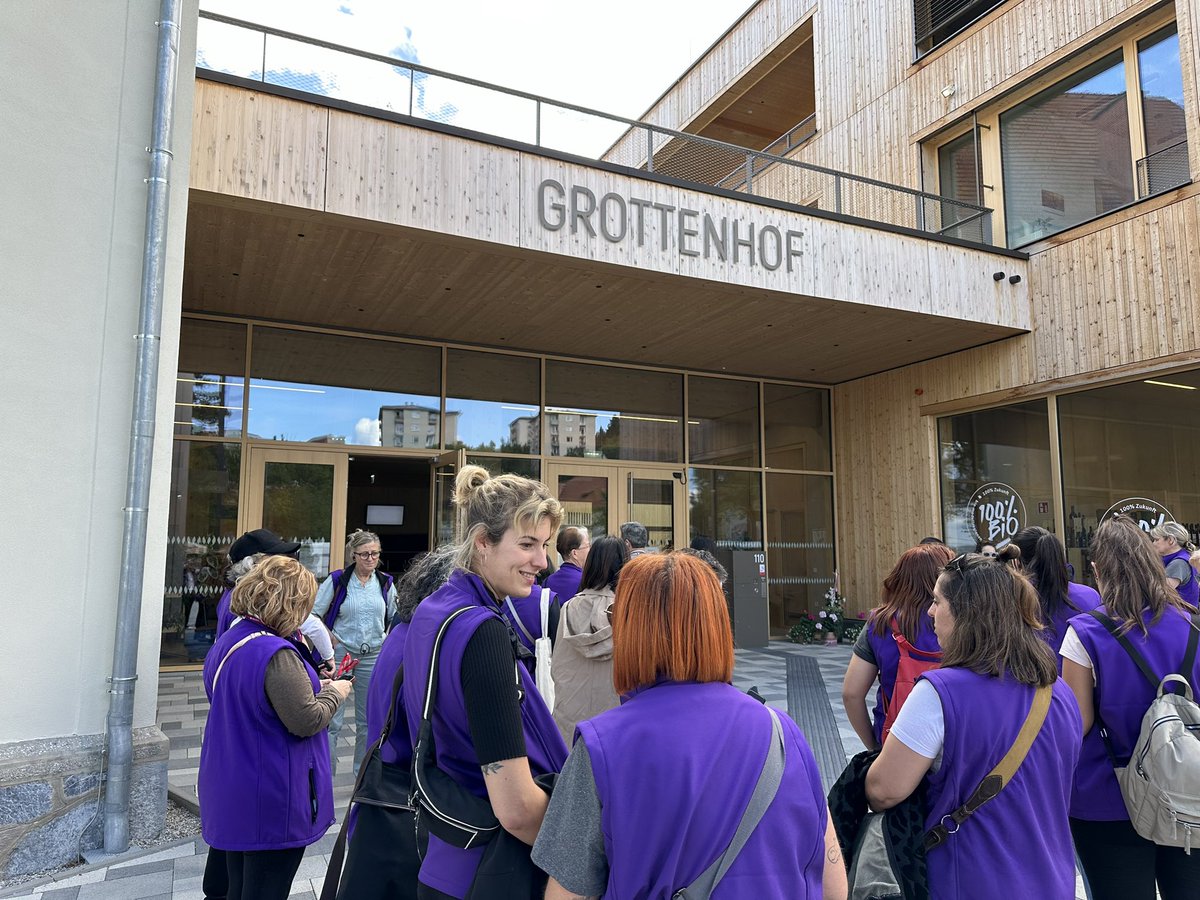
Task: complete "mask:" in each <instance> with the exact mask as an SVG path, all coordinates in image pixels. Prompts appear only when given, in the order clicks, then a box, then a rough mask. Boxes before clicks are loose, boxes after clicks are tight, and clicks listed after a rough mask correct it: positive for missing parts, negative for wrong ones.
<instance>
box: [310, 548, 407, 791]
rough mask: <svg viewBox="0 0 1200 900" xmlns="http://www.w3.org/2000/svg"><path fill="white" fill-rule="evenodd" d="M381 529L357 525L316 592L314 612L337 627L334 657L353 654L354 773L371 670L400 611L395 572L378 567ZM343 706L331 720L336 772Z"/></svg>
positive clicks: (362, 747)
mask: <svg viewBox="0 0 1200 900" xmlns="http://www.w3.org/2000/svg"><path fill="white" fill-rule="evenodd" d="M379 555H380V547H379V535H377V534H374V533H372V532H370V531H363V530H362V529H359V530H357V531H355V532H354V534H352V535H350V539H349V540H348V541H346V561H347V565H346V567H345V568H344V569H337V570H335V571H333V572H330V573H329V577H328V578H326V579H325V581H324V582H323V583H322V584H321V589H320V590H319V591H318V592H317V602H316V603H315V604H314V605H313V613H314V614H315V615H317V616H319V617H320V618H321V620H322V621H324V623H325V625H326V627H328V628H329V630H330V631H331V632H332V633H333V638H334V645H333V658H334V660H335V661H336V662H337V663H339V664H340V663H341V661H342V660H343V659H344V658H345V657H346V655H347V654H349V656H350V659H351V660H352V661H353V663H354V774H355V775H358V769H359V767H360V766H361V765H362V761H363V756H364V755H365V754H366V752H367V693H368V690H369V688H370V686H371V673H372V672H373V671H374V669H375V662H376V661H377V660H378V659H379V648H380V647H382V646H383V637H384V635H385V634H386V633H387V627H388V623H390V622H391V621H392V616H393V615H394V614H395V612H396V587H395V585H394V584H393V583H392V576H391V575H388V574H387V573H386V572H383V571H380V570H379ZM344 717H345V710H344V709H339V710H338V712H337V714H336V715H335V716H334V717H333V721H332V722H330V723H329V761H330V765H331V766H332V767H333V774H334V775H336V774H337V755H338V749H337V744H338V738H339V737H340V736H341V731H342V721H343V719H344Z"/></svg>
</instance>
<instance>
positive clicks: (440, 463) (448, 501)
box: [429, 448, 467, 547]
mask: <svg viewBox="0 0 1200 900" xmlns="http://www.w3.org/2000/svg"><path fill="white" fill-rule="evenodd" d="M466 464H467V451H466V450H464V449H461V448H460V449H458V450H447V451H446V452H445V453H442V454H439V455H438V456H435V457H434V458H433V461H432V462H431V463H430V465H429V477H430V479H431V489H430V492H429V495H430V503H431V504H432V506H433V509H432V510H431V516H430V517H431V518H432V519H433V537H432V542H433V545H434V546H435V547H440V546H441V545H442V544H446V543H451V542H453V541H457V540H460V539H461V538H462V527H461V525H460V523H459V522H458V519H457V517H456V516H455V509H454V479H455V478H456V477H458V473H459V471H460V470H461V469H462V467H463V466H465V465H466Z"/></svg>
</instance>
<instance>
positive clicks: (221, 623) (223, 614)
mask: <svg viewBox="0 0 1200 900" xmlns="http://www.w3.org/2000/svg"><path fill="white" fill-rule="evenodd" d="M232 596H233V588H225V593H223V594H222V595H221V599H220V600H218V601H217V632H216V635H215V636H214V639H215V638H219V637H220V636H221V635H223V634H224V633H225V632H227V631H228V630H229V626H230V625H232V624H233V620H234V619H236V618H237V616H235V615H234V614H233V611H232V610H231V609H230V608H229V600H230V598H231V597H232ZM209 652H212V651H209Z"/></svg>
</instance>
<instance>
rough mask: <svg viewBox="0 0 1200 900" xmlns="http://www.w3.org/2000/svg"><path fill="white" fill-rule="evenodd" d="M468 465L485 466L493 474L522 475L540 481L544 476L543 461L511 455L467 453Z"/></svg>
mask: <svg viewBox="0 0 1200 900" xmlns="http://www.w3.org/2000/svg"><path fill="white" fill-rule="evenodd" d="M467 465H469V466H483V467H484V468H485V469H487V470H488V472H489V473H491V474H492V475H520V476H522V477H524V478H532V479H533V480H534V481H540V480H541V477H542V467H541V463H540V462H538V460H536V459H513V458H512V457H511V456H473V455H471V454H468V455H467Z"/></svg>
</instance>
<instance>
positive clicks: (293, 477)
mask: <svg viewBox="0 0 1200 900" xmlns="http://www.w3.org/2000/svg"><path fill="white" fill-rule="evenodd" d="M332 522H333V465H332V464H327V463H291V462H268V463H266V464H265V466H264V470H263V528H269V529H270V530H271V531H273V532H275V533H276V534H277V535H279V536H280V537H282V538H283V539H284V540H285V541H300V562H302V563H303V564H304V568H306V569H308V571H310V572H312V573H313V575H315V576H316V577H317V580H318V581H321V580H323V579H324V578H325V576H327V575H328V574H329V550H330V537H329V530H330V525H331V524H332Z"/></svg>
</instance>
